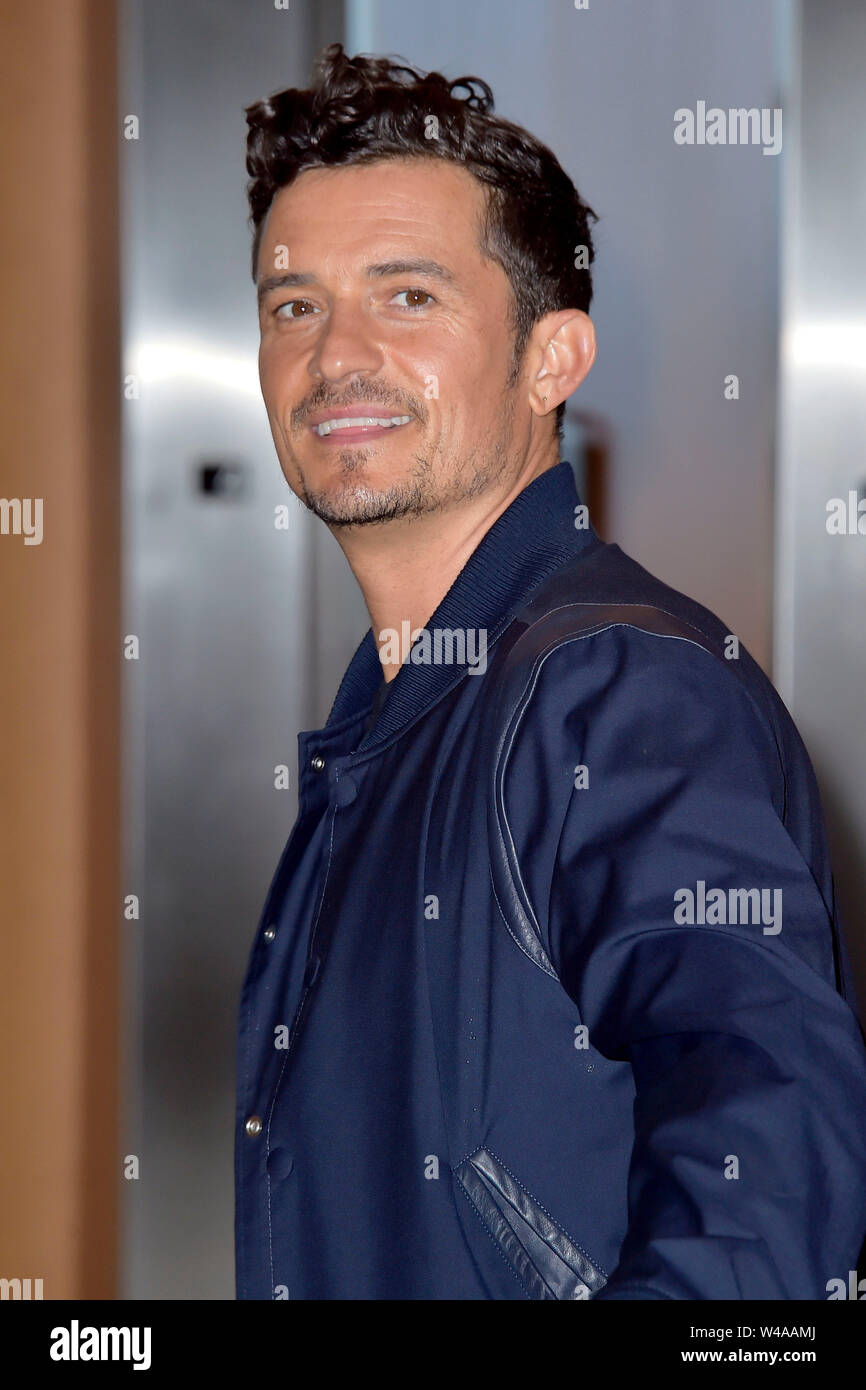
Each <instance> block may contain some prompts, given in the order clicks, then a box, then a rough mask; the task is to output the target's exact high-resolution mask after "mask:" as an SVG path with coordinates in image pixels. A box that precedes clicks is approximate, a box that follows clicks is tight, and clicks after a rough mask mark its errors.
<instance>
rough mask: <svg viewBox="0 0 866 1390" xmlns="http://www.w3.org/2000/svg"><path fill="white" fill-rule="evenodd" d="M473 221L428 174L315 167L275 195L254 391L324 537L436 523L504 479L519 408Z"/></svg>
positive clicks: (478, 204) (424, 168)
mask: <svg viewBox="0 0 866 1390" xmlns="http://www.w3.org/2000/svg"><path fill="white" fill-rule="evenodd" d="M483 209H484V192H483V189H482V187H481V185H480V184H479V183H478V182H477V180H476V179H475V178H474V177H473V176H472V175H471V174H469V173H467V172H466V171H465V170H463V169H461V168H460V167H459V166H457V165H454V164H452V163H450V162H446V161H445V160H439V159H389V160H382V161H379V162H376V163H373V164H366V165H356V166H354V167H345V168H336V169H310V170H307V171H306V172H305V173H303V174H301V175H300V177H299V178H298V179H296V180H295V182H294V183H293V184H291V185H290V186H289V187H287V188H283V189H281V190H280V191H279V192H278V193H277V195H276V197H275V198H274V201H273V203H272V205H271V208H270V210H269V213H268V217H267V220H266V224H265V227H264V231H263V236H262V241H261V247H260V251H259V263H258V285H259V292H260V294H261V296H262V297H261V305H260V326H261V347H260V352H259V373H260V379H261V385H262V394H263V396H264V399H265V404H266V406H267V411H268V418H269V420H270V424H271V431H272V433H273V437H274V443H275V445H276V449H277V454H278V455H279V459H280V463H281V466H282V469H283V472H284V474H285V476H286V480H287V481H288V483H289V486H290V487H291V488H292V490H293V491H294V492H295V493H296V494H297V495H298V496H299V497H300V498H301V499H302V500H303V501H304V502H305V503H306V504H307V506H308V507H310V508H311V510H313V511H314V512H316V514H317V515H319V516H320V517H322V519H323V520H325V521H327V522H329V523H330V524H332V525H341V524H346V523H352V522H374V521H383V520H387V519H389V518H393V517H398V516H407V515H421V514H423V513H429V512H434V511H437V510H439V509H440V508H442V507H444V506H448V505H451V504H454V503H459V501H460V500H461V499H463V498H466V497H473V496H477V495H479V494H480V493H482V492H484V491H485V490H486V489H487V488H488V487H490V486H491V485H495V484H496V482H497V481H499V483H500V484H501V482H502V479H503V477H504V476H506V475H508V474H509V473H510V472H514V471H516V470H515V460H514V459H513V458H512V450H513V449H514V447H515V445H514V442H513V441H514V438H515V435H518V436H520V438H519V439H518V442H517V446H516V447H517V449H518V451H520V450H522V449H523V448H525V442H526V438H528V432H529V416H530V410H529V407H528V405H527V406H526V407H525V418H524V417H518V416H516V415H515V412H516V410H517V406H518V399H519V396H518V392H519V383H518V384H517V385H513V386H508V385H507V384H506V383H507V382H508V380H509V374H510V369H511V366H512V357H513V331H512V327H511V320H510V310H511V304H512V292H511V286H510V283H509V281H508V277H507V276H506V274H505V272H504V271H503V270H502V268H501V267H500V266H499V265H497V264H496V263H495V262H493V261H488V260H484V259H483V258H482V255H481V252H480V250H479V245H478V243H479V235H480V223H481V217H482V214H483ZM371 417H372V418H374V419H376V420H381V421H383V422H388V423H382V424H376V425H371V424H370V423H369V420H370V418H371ZM406 417H408V419H407V418H406ZM347 419H349V420H355V421H358V420H360V421H361V423H360V424H356V425H353V426H351V427H345V426H341V425H340V424H339V423H338V422H339V421H341V420H343V421H345V420H347ZM392 421H397V422H398V423H391V422H392ZM401 421H402V423H400V422H401Z"/></svg>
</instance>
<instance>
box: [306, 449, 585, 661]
mask: <svg viewBox="0 0 866 1390" xmlns="http://www.w3.org/2000/svg"><path fill="white" fill-rule="evenodd" d="M558 462H559V459H558V452H557V449H556V447H555V442H554V447H553V449H552V451H551V452H550V453H549V454H547V455H545V456H544V457H542V458H536V459H533V460H528V461H527V462H526V464H525V465H524V466H523V468H522V469H521V470H520V472H519V473H518V474H517V476H516V477H515V476H509V477H506V478H505V479H504V480H503V481H502V483H498V484H497V485H496V486H494V487H492V488H490V489H488V490H486V491H485V492H484V493H482V494H481V495H479V496H478V497H471V498H462V499H461V500H460V501H458V502H455V503H453V504H452V505H450V506H443V507H442V508H441V509H439V510H437V511H433V512H429V513H425V514H424V515H422V516H408V517H399V518H397V519H395V520H393V521H383V522H378V523H366V524H365V525H361V526H340V527H332V528H331V529H332V531H333V534H334V535H335V537H336V539H337V541H338V542H339V544H340V546H341V547H342V550H343V553H344V554H345V556H346V559H347V560H348V562H349V564H350V566H351V568H352V571H353V573H354V575H355V578H356V579H357V581H358V584H359V585H360V587H361V592H362V593H363V595H364V601H365V603H366V605H367V611H368V612H369V614H370V621H371V624H372V628H373V635H374V637H375V639H376V644H377V646H378V648H379V656H380V660H381V661H382V669H383V672H384V675H385V679H386V680H387V681H391V680H393V679H394V677H395V676H396V675H397V672H398V671H399V670H400V665H401V662H400V661H397V660H393V659H392V658H393V655H394V645H395V644H394V642H393V640H389V633H390V632H396V633H397V634H401V633H402V632H403V631H404V628H403V624H404V623H407V622H408V624H409V627H408V631H409V633H412V632H414V631H415V630H416V629H418V628H421V627H424V626H425V625H426V623H427V620H428V619H429V618H430V617H431V616H432V615H433V614H434V613H435V611H436V609H437V608H438V607H439V604H440V603H441V602H442V600H443V598H444V597H445V595H446V594H447V592H448V590H449V589H450V588H451V585H452V584H453V583H454V581H455V579H456V578H457V576H458V574H459V573H460V571H461V570H462V569H463V567H464V565H465V564H466V562H467V560H468V559H469V557H470V555H472V553H473V551H474V550H475V549H476V548H477V547H478V545H479V544H480V542H481V540H482V539H483V537H484V536H485V535H486V533H487V532H488V531H489V530H490V527H491V526H492V525H493V524H494V522H495V521H496V520H497V518H498V517H500V516H501V515H502V513H503V512H504V511H506V510H507V508H508V507H509V506H510V505H511V503H512V502H513V501H514V499H515V497H517V496H518V495H519V494H520V493H521V492H522V491H523V490H524V488H526V487H528V486H529V484H530V483H531V482H532V481H533V479H534V478H537V477H539V476H540V474H542V473H545V472H546V471H547V470H548V469H549V468H553V467H555V465H556V464H557V463H558ZM405 655H406V653H405V651H403V652H401V656H403V657H405Z"/></svg>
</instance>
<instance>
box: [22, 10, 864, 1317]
mask: <svg viewBox="0 0 866 1390" xmlns="http://www.w3.org/2000/svg"><path fill="white" fill-rule="evenodd" d="M3 27H4V31H5V32H6V33H8V34H9V35H10V36H11V39H12V42H11V44H6V45H5V46H4V58H3V63H4V83H3V84H2V97H0V99H2V101H3V103H4V117H5V118H7V119H6V120H5V121H4V127H5V129H6V131H7V132H8V133H7V135H6V138H5V140H4V146H3V155H2V158H3V165H2V168H3V172H4V174H5V176H6V187H7V191H12V193H13V198H12V203H13V210H12V217H11V220H10V223H9V226H8V232H7V233H6V235H7V237H8V246H5V247H4V251H5V253H6V254H4V256H3V258H2V264H0V283H2V286H3V289H4V291H6V292H7V296H8V297H7V300H6V302H7V303H10V304H11V307H12V312H11V314H10V315H9V318H8V320H7V325H6V328H5V331H4V332H3V334H2V337H3V353H4V364H5V366H6V371H4V373H3V380H2V389H3V391H4V398H5V406H6V410H5V414H4V420H5V421H6V425H7V428H6V430H5V431H4V472H3V483H2V489H0V490H2V492H3V495H4V496H6V497H14V496H17V497H23V496H30V495H33V494H34V492H35V490H36V488H37V486H38V488H39V489H40V491H39V495H40V496H43V497H44V498H45V515H46V530H45V540H44V542H43V544H42V545H41V546H39V547H36V546H33V547H27V548H25V547H24V546H23V543H22V540H21V538H20V537H16V536H11V535H10V536H6V535H3V536H0V563H2V565H3V575H4V578H5V579H6V580H7V582H6V584H5V585H4V599H3V621H4V629H3V645H2V650H3V653H4V656H5V657H7V658H8V660H7V671H8V677H7V681H6V682H5V684H4V687H3V697H2V698H3V706H2V731H3V737H4V740H5V741H6V748H5V750H4V767H5V768H6V769H7V779H6V787H5V788H4V799H3V811H2V814H3V822H2V836H0V844H2V853H3V854H4V855H5V856H6V859H5V860H4V872H3V878H2V885H3V896H4V901H3V913H4V919H3V931H4V951H5V952H8V955H9V965H8V968H7V969H6V970H5V971H4V975H3V979H2V981H0V1000H2V1003H3V1006H4V1019H3V1030H4V1031H3V1034H2V1037H0V1043H2V1046H3V1051H4V1055H5V1057H6V1058H7V1059H9V1058H14V1059H15V1065H14V1067H12V1068H7V1070H8V1073H9V1074H8V1076H7V1078H6V1080H5V1082H4V1084H6V1085H7V1086H8V1087H9V1092H8V1099H7V1097H6V1096H5V1095H4V1098H3V1104H2V1114H3V1123H4V1127H5V1130H6V1135H5V1138H4V1143H3V1145H2V1148H3V1161H4V1163H5V1164H6V1165H8V1167H7V1169H5V1170H4V1173H3V1180H2V1184H0V1231H2V1232H3V1236H2V1237H0V1275H5V1276H6V1277H9V1276H10V1275H15V1274H17V1275H18V1276H19V1277H25V1276H32V1277H37V1276H41V1277H45V1278H46V1286H45V1294H46V1297H64V1296H79V1297H94V1296H105V1295H106V1293H108V1295H109V1296H110V1295H111V1294H112V1293H113V1294H114V1295H115V1296H118V1297H135V1298H138V1297H143V1298H172V1299H175V1298H177V1299H182V1298H231V1297H233V1293H234V1281H233V1230H232V1221H233V1197H234V1194H233V1177H232V1145H233V1120H234V1115H233V1106H234V1091H233V1087H234V1028H235V1018H236V1010H237V1002H238V994H239V989H240V984H241V980H242V977H243V971H244V966H245V962H246V957H247V953H248V951H249V947H250V944H251V941H252V937H253V933H254V931H255V927H256V924H257V920H258V914H259V910H260V908H261V905H262V902H263V899H264V894H265V891H266V888H267V885H268V882H269V879H270V876H271V874H272V872H273V869H274V867H275V865H276V861H277V858H278V856H279V853H280V851H281V849H282V846H283V844H284V842H285V839H286V837H287V835H288V833H289V830H290V828H291V825H292V822H293V819H294V816H295V811H296V800H295V790H294V788H295V777H296V735H297V732H298V730H299V729H309V728H315V727H318V726H319V725H320V724H321V723H322V722H324V719H325V718H326V716H327V713H328V709H329V707H330V703H331V700H332V698H333V695H334V693H335V690H336V685H337V683H338V680H339V677H340V676H341V674H342V672H343V670H344V669H345V666H346V664H347V663H348V660H349V658H350V656H351V653H352V651H353V650H354V647H355V645H356V644H357V642H358V641H359V640H360V638H361V636H362V635H363V632H364V630H365V628H366V626H367V625H368V619H367V615H366V610H365V609H364V606H363V603H362V600H361V598H360V593H359V591H358V589H357V586H356V585H355V582H354V579H353V578H352V576H351V574H350V572H349V570H348V568H347V567H346V565H345V561H344V559H343V556H342V553H341V552H340V551H339V548H338V547H337V545H336V543H335V542H334V541H333V540H332V538H331V537H330V535H329V534H328V533H327V531H326V530H325V528H324V527H321V526H320V525H319V524H318V523H317V522H315V521H313V520H312V519H311V518H310V517H309V516H308V515H307V514H306V513H304V512H303V511H302V510H301V508H300V506H299V504H297V503H296V501H295V499H294V498H293V496H292V494H291V493H290V491H289V489H288V487H287V485H286V483H285V482H284V480H283V478H282V474H281V473H280V469H279V465H278V462H277V459H276V456H275V453H274V450H273V444H272V441H271V438H270V433H269V430H268V426H267V420H266V416H265V412H264V406H263V405H262V402H261V399H260V397H259V394H258V383H257V375H256V351H257V321H256V314H255V304H254V298H253V285H252V281H251V278H250V271H249V244H250V243H249V234H248V229H247V226H246V215H247V209H246V203H245V197H244V183H245V172H244V168H243V158H244V137H245V122H244V116H243V108H244V107H245V106H246V105H248V104H250V103H251V102H253V101H255V100H257V99H259V98H260V97H262V96H264V95H266V94H268V93H270V92H272V91H275V90H278V89H279V88H281V87H285V86H288V85H298V84H301V85H303V84H304V83H305V82H306V79H307V76H308V73H309V69H310V65H311V62H312V60H313V57H314V55H315V53H316V52H318V50H319V49H320V48H321V47H322V46H323V45H324V44H325V43H327V42H330V41H333V40H335V39H339V40H341V41H343V42H344V43H345V44H346V46H347V48H348V50H349V51H350V52H357V51H364V52H380V53H391V54H397V55H400V56H401V57H403V58H404V59H406V60H408V61H409V62H411V63H413V64H416V65H418V66H421V67H424V68H438V69H440V70H441V71H444V72H446V73H447V74H448V75H449V76H451V77H457V76H461V75H465V74H476V75H479V76H481V77H483V78H485V79H486V80H487V81H488V82H489V83H490V84H491V86H492V87H493V90H494V94H495V97H496V105H497V109H498V110H499V111H501V112H502V113H503V114H504V115H506V116H508V117H510V118H512V119H514V120H516V121H518V122H520V123H522V124H525V125H526V126H528V127H529V128H530V129H531V130H532V131H534V132H535V133H536V134H537V135H539V136H540V137H541V138H543V139H544V140H546V141H547V143H549V144H550V145H551V146H552V147H553V148H554V149H555V151H556V152H557V154H558V155H559V157H560V158H561V160H562V162H563V164H564V165H565V167H566V168H567V169H568V170H569V172H570V173H571V175H572V177H573V178H574V180H575V182H576V183H577V185H578V188H579V189H580V191H581V193H582V195H583V196H584V197H585V198H586V199H587V200H588V201H589V202H590V203H591V204H592V206H593V207H594V208H595V210H596V212H598V213H599V215H600V219H601V220H600V221H599V223H598V225H597V227H596V230H595V240H596V248H597V260H596V262H595V267H594V281H595V298H594V303H593V309H592V314H593V318H594V320H595V323H596V328H597V333H598V338H599V354H598V360H597V362H596V364H595V366H594V368H593V370H592V372H591V373H590V376H589V378H588V379H587V382H586V383H585V385H584V387H582V388H581V390H580V392H579V393H578V394H577V396H576V397H575V398H573V400H572V402H571V404H570V407H569V415H568V429H567V433H566V447H565V449H564V456H565V457H567V458H569V459H570V460H571V461H572V463H573V464H574V467H575V471H576V473H577V476H578V479H579V482H580V484H581V485H582V486H583V487H584V488H585V490H586V492H587V495H588V496H589V498H590V501H591V505H592V510H593V518H594V521H595V523H596V526H597V527H598V529H599V530H600V531H601V533H602V535H603V536H604V537H605V538H606V539H610V540H616V541H617V542H618V543H619V544H620V545H621V546H622V547H623V549H625V550H626V551H628V552H630V553H631V554H632V555H634V556H635V558H637V559H638V560H640V561H641V563H643V564H644V565H645V566H646V567H647V568H648V569H650V570H652V571H653V572H654V573H656V574H658V575H659V576H660V577H661V578H662V579H664V580H666V581H667V582H668V583H670V584H673V585H674V586H675V587H677V588H680V589H683V590H684V591H686V592H687V593H689V594H691V595H692V596H694V597H695V598H697V599H699V600H700V601H701V602H703V603H705V604H706V605H707V606H708V607H710V608H712V609H713V610H715V611H716V612H717V613H719V615H720V616H721V617H722V618H723V619H724V620H725V621H726V622H727V624H728V625H729V627H730V630H731V631H732V632H734V633H737V634H738V635H739V636H740V638H741V639H742V641H743V642H745V644H746V645H747V646H748V647H749V648H750V650H751V651H752V653H753V655H754V656H755V657H756V658H757V659H758V660H759V661H760V662H761V664H762V665H763V666H764V667H765V669H766V670H768V671H770V672H771V673H772V674H773V675H774V678H775V680H776V683H777V685H778V686H779V688H780V690H781V693H782V694H783V697H784V698H785V700H786V702H787V703H788V705H789V707H790V708H791V709H792V711H793V713H794V715H795V718H796V719H797V721H798V724H799V726H800V728H801V732H802V733H803V734H804V737H805V739H806V742H807V745H808V747H809V749H810V751H811V752H812V755H813V758H814V761H815V763H816V767H817V771H818V774H819V779H820V781H821V785H822V790H823V791H824V794H825V798H826V799H827V802H828V813H829V817H830V820H831V827H832V831H833V839H834V862H835V866H836V876H837V884H838V887H839V891H840V895H841V896H842V898H843V908H844V910H845V913H846V917H847V920H848V931H849V939H850V941H851V946H852V953H853V954H854V956H855V959H856V962H857V964H858V967H859V969H860V973H861V979H862V980H863V992H864V995H866V934H864V931H863V925H862V919H860V918H859V916H858V912H859V904H860V902H861V901H862V894H863V889H864V887H866V883H864V870H863V868H862V864H863V861H864V853H863V851H864V848H866V802H864V796H866V791H864V789H866V737H864V735H863V733H862V730H861V728H860V726H859V724H858V715H859V708H860V703H861V702H862V691H863V690H864V688H866V641H864V637H863V625H862V597H863V589H864V583H863V581H864V551H866V538H864V537H859V538H858V537H856V536H829V535H828V533H827V531H826V527H825V516H826V511H825V504H826V501H827V500H828V499H829V498H831V497H833V496H843V497H844V496H847V493H848V490H849V489H854V490H855V492H857V490H858V489H860V486H861V480H862V477H863V475H864V474H866V469H864V467H863V463H862V458H863V450H862V444H863V438H864V430H863V425H864V419H863V410H864V406H863V400H864V393H863V370H864V367H866V348H864V345H863V331H864V330H863V324H864V310H863V303H862V298H863V292H864V276H863V272H862V268H861V265H860V260H859V253H858V251H857V248H858V246H862V242H863V239H864V225H866V193H864V187H866V174H864V155H863V150H862V141H861V140H860V138H859V132H861V131H862V129H863V128H864V115H866V113H864V110H863V104H864V98H863V96H862V95H861V94H860V88H861V86H862V84H861V83H860V82H859V76H858V75H859V73H860V72H861V71H862V66H863V58H864V55H866V11H864V9H863V7H862V5H860V4H859V3H858V0H820V3H819V0H802V3H797V0H731V3H729V4H727V5H726V6H724V7H719V6H717V5H716V4H714V3H712V0H654V3H653V4H652V5H647V4H645V3H643V0H609V3H606V4H604V5H602V4H595V3H590V6H589V8H588V9H582V10H579V9H576V8H575V6H574V5H573V4H572V3H570V2H566V0H544V3H536V0H475V3H474V4H473V5H471V6H467V5H466V4H465V0H459V2H458V0H439V3H437V5H435V6H429V5H426V4H421V3H420V0H417V2H416V0H346V3H345V4H344V3H342V0H340V2H339V3H338V0H334V3H330V0H325V2H324V3H323V0H319V3H318V4H314V3H304V0H292V3H291V4H290V5H289V6H288V8H285V9H283V8H277V7H276V6H275V5H274V4H272V3H270V0H267V3H265V0H261V3H256V4H250V3H249V2H248V0H120V3H119V4H118V7H117V18H116V27H115V18H114V7H113V5H112V4H111V3H109V0H104V3H101V4H97V3H95V0H92V3H85V0H80V2H79V3H68V4H66V5H65V6H64V7H63V20H62V21H61V22H59V23H58V22H56V21H55V19H54V17H53V13H52V17H50V18H49V16H47V15H41V14H40V13H39V12H37V11H34V10H28V11H25V12H22V11H20V10H19V9H17V8H13V7H12V6H10V5H5V6H4V10H3ZM6 68H8V69H9V72H8V80H6V79H7V74H6V72H5V69H6ZM37 89H38V92H39V100H38V102H36V103H35V105H34V100H35V99H34V92H35V91H36V90H37ZM701 100H703V101H706V103H707V105H708V106H713V105H717V106H720V107H723V108H725V109H728V108H731V107H758V108H763V107H766V108H775V107H782V108H783V109H784V146H783V152H782V153H781V154H779V155H777V156H770V157H768V156H764V155H763V154H762V152H761V149H760V148H758V147H754V146H753V147H744V146H728V147H708V146H692V147H689V146H679V145H677V144H675V143H674V140H673V126H674V115H673V113H674V111H675V110H676V109H678V108H681V107H689V108H692V109H694V108H695V106H696V103H697V102H698V101H701ZM130 118H134V119H130ZM118 259H119V268H118ZM731 374H735V375H736V377H737V378H738V382H739V393H738V398H736V399H728V398H726V392H725V384H726V378H728V377H729V376H730V375H731ZM728 394H730V393H728ZM858 495H859V494H858ZM283 504H287V505H288V517H289V521H288V526H287V528H286V529H277V527H275V525H274V517H275V508H278V507H280V506H281V505H283ZM283 764H284V765H285V766H286V767H287V768H288V770H289V785H288V788H287V789H286V790H282V789H280V790H278V789H277V787H276V786H275V767H277V766H279V765H283ZM46 1276H47V1277H46Z"/></svg>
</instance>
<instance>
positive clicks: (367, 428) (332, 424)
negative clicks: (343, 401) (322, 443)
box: [311, 415, 412, 442]
mask: <svg viewBox="0 0 866 1390" xmlns="http://www.w3.org/2000/svg"><path fill="white" fill-rule="evenodd" d="M411 419H412V416H411V415H352V416H346V417H345V418H343V417H342V416H341V417H338V418H336V419H333V420H320V421H319V423H318V424H317V425H312V426H311V429H312V432H313V434H314V435H315V436H316V437H317V438H318V439H331V438H334V437H336V438H337V439H340V440H346V441H347V442H348V441H349V440H353V439H372V438H375V437H376V436H378V435H381V434H387V433H388V432H389V431H390V430H396V429H400V428H401V427H402V426H403V425H408V424H409V422H410V421H411Z"/></svg>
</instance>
